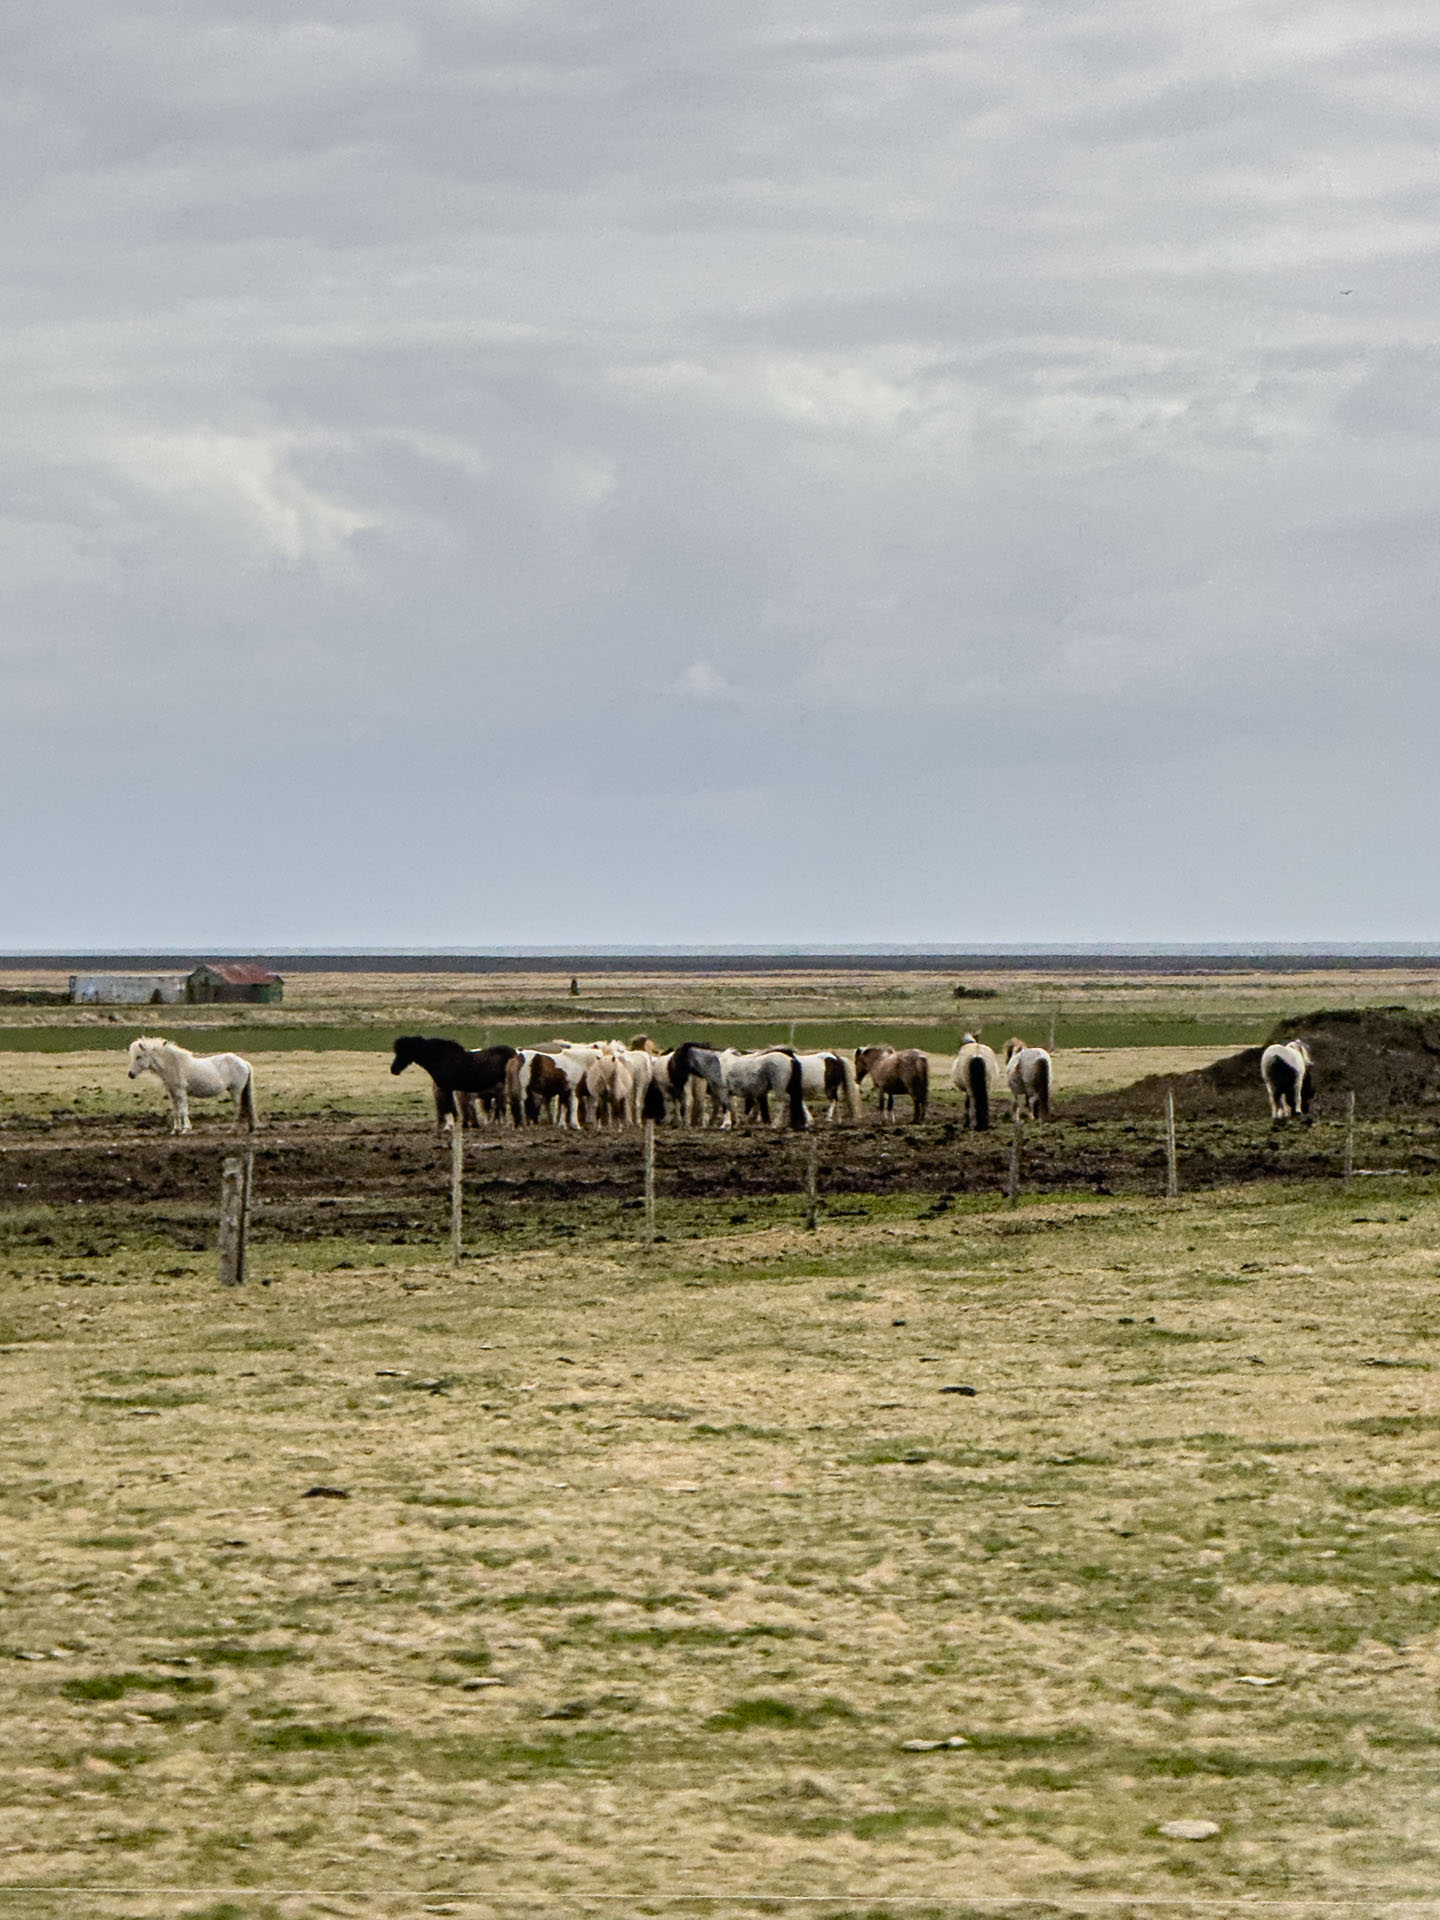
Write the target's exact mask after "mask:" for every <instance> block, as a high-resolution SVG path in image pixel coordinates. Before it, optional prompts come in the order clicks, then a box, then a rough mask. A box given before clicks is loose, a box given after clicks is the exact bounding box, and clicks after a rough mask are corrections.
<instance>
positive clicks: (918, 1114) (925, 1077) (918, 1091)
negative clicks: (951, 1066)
mask: <svg viewBox="0 0 1440 1920" xmlns="http://www.w3.org/2000/svg"><path fill="white" fill-rule="evenodd" d="M911 1098H912V1099H913V1100H914V1102H915V1118H916V1119H917V1120H923V1119H924V1118H925V1110H926V1108H927V1107H928V1106H929V1105H930V1059H929V1056H928V1054H923V1053H922V1054H921V1055H920V1067H919V1071H918V1072H917V1073H916V1075H915V1089H914V1092H913V1093H912V1095H911Z"/></svg>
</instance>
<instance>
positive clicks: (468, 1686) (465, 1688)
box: [460, 1673, 505, 1693]
mask: <svg viewBox="0 0 1440 1920" xmlns="http://www.w3.org/2000/svg"><path fill="white" fill-rule="evenodd" d="M504 1685H505V1682H504V1681H503V1680H501V1679H498V1678H497V1677H496V1676H495V1675H494V1674H493V1673H484V1674H480V1675H477V1676H476V1677H475V1678H474V1679H471V1680H462V1681H461V1682H460V1691H461V1693H481V1692H483V1691H484V1689H485V1688H486V1687H503V1686H504Z"/></svg>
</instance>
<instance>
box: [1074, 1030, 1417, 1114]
mask: <svg viewBox="0 0 1440 1920" xmlns="http://www.w3.org/2000/svg"><path fill="white" fill-rule="evenodd" d="M1277 1040H1303V1041H1304V1042H1305V1044H1306V1045H1307V1046H1308V1047H1309V1049H1310V1052H1311V1055H1312V1057H1313V1059H1314V1062H1315V1113H1316V1115H1317V1117H1320V1118H1329V1119H1334V1118H1336V1117H1337V1116H1338V1115H1339V1114H1340V1113H1342V1112H1343V1111H1344V1107H1345V1095H1346V1094H1347V1093H1349V1092H1352V1091H1353V1093H1354V1095H1355V1110H1356V1112H1357V1113H1358V1114H1360V1115H1361V1116H1362V1117H1369V1118H1379V1117H1381V1116H1383V1115H1385V1114H1389V1113H1396V1112H1408V1111H1413V1110H1415V1109H1416V1108H1425V1107H1434V1106H1436V1105H1437V1104H1440V1016H1436V1015H1431V1014H1426V1013H1417V1012H1415V1011H1413V1010H1412V1009H1411V1008H1409V1007H1358V1008H1349V1007H1346V1008H1340V1009H1337V1010H1333V1011H1323V1010H1322V1011H1321V1012H1319V1013H1310V1014H1305V1015H1304V1016H1302V1017H1300V1018H1298V1019H1293V1020H1282V1021H1281V1022H1280V1024H1279V1025H1278V1026H1277V1027H1276V1028H1275V1030H1274V1031H1273V1033H1271V1034H1270V1035H1269V1038H1268V1039H1267V1041H1266V1043H1265V1044H1266V1045H1267V1046H1268V1045H1270V1044H1271V1043H1272V1042H1274V1041H1277ZM1263 1051H1264V1049H1263V1048H1262V1047H1246V1048H1244V1050H1243V1051H1242V1052H1240V1053H1232V1054H1229V1055H1227V1057H1226V1058H1225V1059H1223V1060H1217V1061H1216V1062H1215V1063H1214V1065H1213V1066H1209V1067H1202V1068H1201V1069H1200V1070H1199V1071H1198V1072H1196V1073H1177V1074H1153V1075H1151V1077H1150V1078H1149V1079H1147V1080H1140V1081H1137V1082H1136V1084H1135V1085H1134V1086H1133V1087H1125V1088H1122V1089H1121V1090H1120V1091H1118V1092H1116V1093H1108V1094H1097V1095H1095V1096H1093V1097H1092V1098H1090V1099H1087V1100H1085V1101H1083V1102H1076V1103H1075V1105H1076V1108H1078V1109H1079V1110H1080V1111H1083V1112H1084V1113H1086V1114H1091V1115H1093V1116H1094V1117H1096V1118H1097V1119H1100V1118H1109V1117H1111V1116H1114V1115H1118V1114H1122V1113H1136V1112H1140V1111H1144V1112H1150V1111H1153V1110H1154V1109H1155V1108H1156V1107H1157V1106H1159V1105H1160V1104H1161V1103H1163V1101H1164V1098H1165V1092H1166V1089H1167V1088H1171V1089H1173V1090H1174V1094H1175V1105H1176V1108H1177V1110H1178V1111H1180V1112H1182V1113H1185V1114H1188V1115H1191V1116H1202V1117H1203V1116H1210V1115H1213V1116H1216V1117H1227V1118H1228V1117H1232V1116H1239V1115H1241V1114H1254V1113H1262V1114H1263V1113H1264V1112H1265V1111H1266V1110H1267V1109H1266V1103H1265V1089H1264V1087H1263V1085H1262V1084H1261V1080H1260V1055H1261V1053H1262V1052H1263Z"/></svg>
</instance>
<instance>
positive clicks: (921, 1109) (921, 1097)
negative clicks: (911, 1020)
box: [855, 1047, 930, 1120]
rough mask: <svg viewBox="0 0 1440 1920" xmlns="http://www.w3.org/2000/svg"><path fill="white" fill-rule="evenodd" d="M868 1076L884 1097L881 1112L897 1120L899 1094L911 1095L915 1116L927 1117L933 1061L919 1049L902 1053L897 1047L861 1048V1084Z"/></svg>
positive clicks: (858, 1062) (857, 1061) (858, 1051)
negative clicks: (897, 1098)
mask: <svg viewBox="0 0 1440 1920" xmlns="http://www.w3.org/2000/svg"><path fill="white" fill-rule="evenodd" d="M866 1074H869V1076H870V1078H871V1080H872V1081H873V1082H874V1085H875V1091H876V1093H877V1094H879V1096H880V1111H881V1113H883V1114H888V1115H889V1117H890V1118H891V1119H892V1120H893V1119H894V1118H895V1096H896V1094H897V1093H908V1094H909V1096H910V1099H911V1102H912V1105H913V1116H912V1117H913V1118H914V1119H916V1120H923V1119H924V1118H925V1109H926V1107H927V1106H928V1105H929V1103H930V1062H929V1060H928V1059H927V1058H926V1056H925V1055H924V1054H923V1053H921V1051H920V1049H919V1048H918V1047H902V1048H901V1049H900V1051H899V1052H898V1053H897V1052H896V1050H895V1048H894V1047H857V1048H856V1049H855V1080H856V1083H857V1085H859V1084H862V1083H863V1082H864V1079H865V1076H866Z"/></svg>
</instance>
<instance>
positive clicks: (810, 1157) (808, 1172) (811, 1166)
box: [805, 1127, 820, 1233]
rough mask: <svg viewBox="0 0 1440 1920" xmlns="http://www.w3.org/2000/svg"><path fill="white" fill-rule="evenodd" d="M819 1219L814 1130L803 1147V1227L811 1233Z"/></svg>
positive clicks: (811, 1130) (818, 1157) (818, 1153)
mask: <svg viewBox="0 0 1440 1920" xmlns="http://www.w3.org/2000/svg"><path fill="white" fill-rule="evenodd" d="M819 1217H820V1146H819V1142H818V1141H817V1139H816V1137H815V1129H814V1128H813V1127H812V1128H811V1129H810V1136H809V1139H808V1141H807V1143H806V1147H805V1225H806V1226H807V1227H808V1228H809V1230H810V1231H811V1232H812V1233H813V1232H814V1231H815V1223H816V1221H817V1220H818V1219H819Z"/></svg>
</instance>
